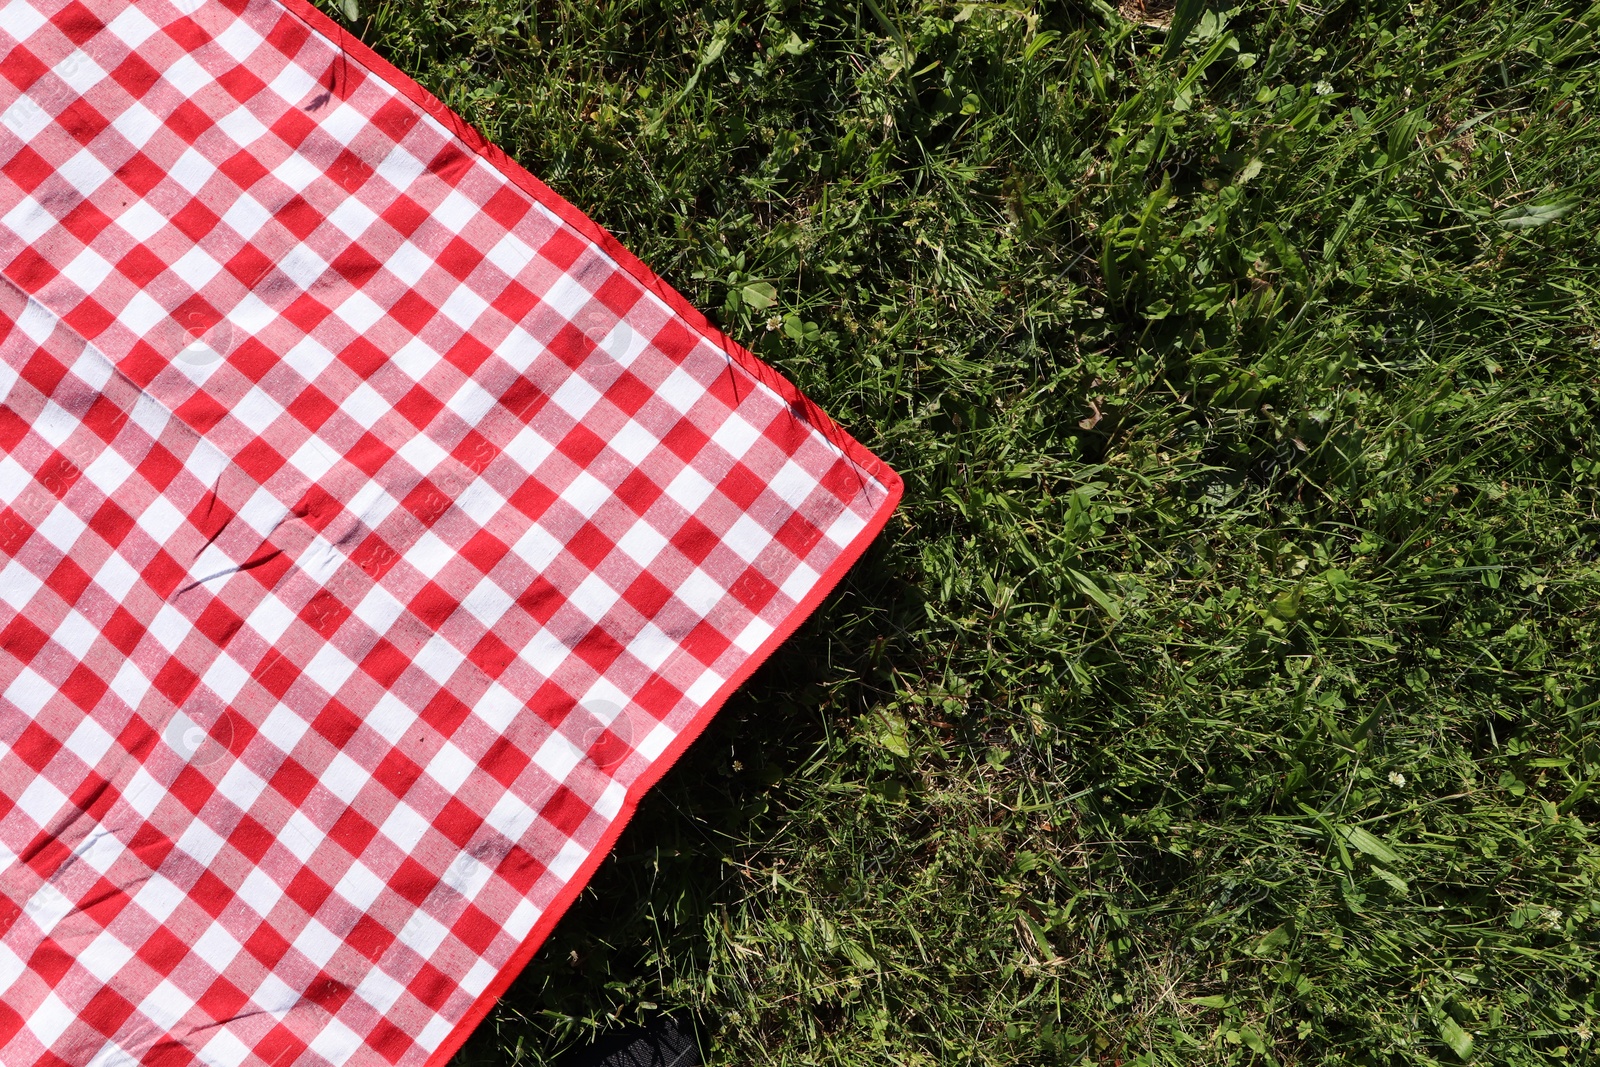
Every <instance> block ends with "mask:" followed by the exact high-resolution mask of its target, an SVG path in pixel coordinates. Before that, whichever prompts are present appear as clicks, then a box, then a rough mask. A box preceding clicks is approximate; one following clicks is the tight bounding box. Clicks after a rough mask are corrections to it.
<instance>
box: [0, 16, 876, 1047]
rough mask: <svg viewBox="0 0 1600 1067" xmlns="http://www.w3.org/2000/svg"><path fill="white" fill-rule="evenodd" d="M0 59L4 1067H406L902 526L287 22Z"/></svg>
mask: <svg viewBox="0 0 1600 1067" xmlns="http://www.w3.org/2000/svg"><path fill="white" fill-rule="evenodd" d="M0 54H3V59H0V274H3V275H4V280H3V281H0V335H3V340H0V351H3V355H4V358H3V360H0V396H3V402H0V455H3V458H0V505H3V510H0V1064H3V1065H4V1067H28V1065H34V1064H40V1065H45V1064H48V1065H53V1067H59V1065H74V1067H78V1065H82V1067H126V1065H131V1064H149V1065H161V1067H176V1065H181V1064H190V1063H204V1064H209V1065H216V1067H313V1065H335V1064H336V1065H343V1064H351V1065H368V1064H406V1065H412V1067H422V1065H429V1067H439V1065H441V1064H443V1063H444V1062H445V1060H446V1059H448V1058H449V1056H450V1054H451V1053H452V1051H453V1050H454V1049H455V1048H456V1047H457V1046H458V1045H459V1044H460V1042H461V1040H462V1039H463V1038H464V1037H465V1036H466V1034H467V1032H468V1031H469V1030H470V1029H471V1027H472V1025H473V1024H474V1023H475V1022H476V1021H477V1020H478V1019H480V1018H481V1017H482V1015H483V1014H484V1013H485V1012H486V1011H487V1010H488V1008H489V1007H490V1006H491V1005H492V1003H493V1001H494V998H495V997H496V996H497V995H498V994H499V993H500V992H501V991H503V990H504V988H505V986H506V985H507V984H508V983H509V982H510V980H511V978H512V977H513V976H514V975H515V973H516V972H517V970H518V969H519V968H520V967H521V966H522V965H523V964H524V963H525V962H526V961H527V959H528V958H529V956H530V955H531V954H532V953H533V951H534V949H535V948H536V947H537V946H538V944H539V943H540V941H541V940H542V939H543V938H544V937H545V935H546V934H547V933H548V932H549V930H550V928H551V926H552V925H553V924H554V922H555V921H556V919H557V917H558V916H559V915H560V914H561V912H562V911H563V910H564V909H565V907H566V906H567V904H568V903H569V902H570V901H571V900H572V898H573V897H574V896H575V895H576V894H577V892H578V890H579V889H580V888H581V886H582V885H583V883H584V882H585V881H586V880H587V878H588V876H589V874H590V872H591V871H592V870H593V868H594V867H595V866H596V864H597V863H598V862H599V860H600V858H601V857H602V856H603V855H604V853H605V852H606V850H607V849H608V848H609V847H610V845H611V843H612V841H613V840H614V839H615V837H616V835H617V833H618V832H619V830H620V829H621V826H622V824H623V822H624V821H625V820H626V819H627V817H628V814H629V813H630V812H631V811H632V809H633V806H634V804H635V803H636V801H637V800H638V798H639V796H640V794H641V793H642V792H643V791H644V790H645V789H647V788H648V787H649V785H650V784H651V783H653V782H654V781H655V780H656V779H657V778H658V777H659V776H660V774H661V773H662V772H663V770H664V769H665V768H666V767H667V766H668V765H669V764H670V763H671V762H672V760H673V759H674V758H675V757H676V756H677V755H678V753H679V752H681V751H682V750H683V748H684V747H685V746H686V745H687V744H688V743H689V741H690V740H691V739H692V738H693V737H694V736H695V735H696V734H697V733H698V732H699V730H700V729H701V728H702V727H703V726H704V725H705V723H706V721H707V719H708V718H709V717H710V716H711V715H712V714H713V713H714V712H715V710H716V709H717V707H718V706H719V705H720V704H721V703H722V702H723V700H724V699H725V698H726V697H727V695H728V694H729V692H730V691H731V690H732V689H733V688H735V687H736V686H737V685H738V684H739V683H740V682H741V681H742V680H743V679H744V678H745V677H746V676H747V675H748V674H749V673H750V671H752V670H753V669H754V667H755V666H756V665H757V664H758V663H759V662H760V661H761V660H762V659H763V658H764V657H765V656H766V655H768V654H769V653H770V652H771V651H772V649H773V648H774V647H775V646H776V645H777V643H779V642H780V641H781V640H783V638H784V637H785V636H786V635H787V634H789V633H790V632H791V631H792V630H793V629H794V628H795V626H797V625H798V623H799V621H800V620H801V619H802V618H803V617H804V616H805V615H806V614H807V613H808V612H809V611H810V610H811V609H812V608H813V607H814V606H815V605H816V604H817V603H818V601H819V600H820V599H821V598H822V596H823V595H824V594H825V593H826V592H827V590H828V589H829V588H830V587H831V586H832V585H833V584H834V583H835V582H836V581H837V580H838V579H839V578H840V577H841V575H842V574H843V572H844V571H845V569H846V568H848V566H849V565H850V563H851V562H852V561H853V560H854V559H855V558H856V557H857V556H859V555H860V553H861V552H862V550H863V549H864V548H865V546H866V544H867V543H868V542H869V541H870V540H871V539H872V537H873V536H874V535H875V534H876V532H877V531H878V530H879V529H881V528H882V526H883V524H884V522H885V521H886V520H887V518H888V515H889V513H890V511H891V510H892V509H893V508H894V506H895V503H896V501H897V500H898V499H899V495H900V488H901V486H900V480H899V479H898V478H897V477H896V476H895V474H894V473H893V472H892V471H890V470H889V469H888V468H887V467H886V466H885V465H884V464H883V463H882V462H881V461H879V460H878V459H876V458H875V457H874V456H872V455H871V454H870V453H869V452H867V451H866V450H865V449H863V448H862V447H861V446H860V445H858V444H857V443H856V442H855V441H853V440H851V439H850V438H849V437H848V436H847V435H846V434H845V433H844V432H843V431H841V430H840V429H839V428H838V427H837V426H835V425H834V424H833V423H832V422H830V421H829V420H828V419H827V417H826V416H824V415H823V414H822V413H821V412H819V411H818V410H817V409H816V408H815V407H814V406H813V405H812V404H810V403H809V402H808V401H806V400H805V399H804V398H803V397H801V396H800V395H799V394H798V393H797V392H796V391H795V390H794V388H793V387H792V386H790V385H789V384H788V383H787V382H785V381H784V380H783V379H782V378H780V377H779V376H778V375H777V374H776V373H774V372H773V371H772V370H771V369H769V368H767V367H766V366H764V365H762V364H761V363H760V362H759V361H757V360H756V359H755V358H754V357H753V356H751V355H750V354H749V353H747V352H745V351H744V350H743V349H741V348H739V347H738V346H737V345H735V344H733V343H732V342H731V341H729V340H728V339H726V338H725V337H723V336H722V335H721V334H720V333H718V332H717V331H716V330H714V329H712V328H711V327H710V326H709V325H708V324H707V323H706V322H705V320H704V319H703V318H702V317H701V316H700V315H698V314H696V313H695V312H694V311H693V310H692V309H691V308H690V307H689V306H688V305H687V304H686V303H685V302H684V301H683V299H682V298H681V297H679V296H678V295H677V294H676V293H674V292H673V291H671V290H670V289H669V288H668V287H667V286H666V285H665V284H664V283H663V282H661V281H660V279H658V278H656V277H655V276H654V275H653V274H651V273H650V271H649V270H648V269H646V268H645V267H644V266H643V265H642V264H640V263H639V262H638V261H637V260H636V259H634V258H633V257H632V256H630V255H629V254H628V253H627V252H626V251H624V250H623V249H622V248H621V247H620V246H619V245H618V244H617V243H616V242H615V240H613V239H612V238H611V237H610V236H609V235H607V234H605V233H604V232H603V231H602V230H600V229H599V227H597V226H596V225H594V223H592V222H590V221H589V220H588V219H587V218H585V217H584V216H583V215H582V214H581V213H580V212H578V211H577V210H576V209H574V208H573V207H571V206H570V205H569V204H567V203H566V202H565V201H563V200H562V199H561V198H560V197H558V196H556V195H555V194H554V193H552V192H551V191H550V190H549V189H547V188H546V187H545V186H544V185H542V184H541V183H539V182H538V180H537V179H535V178H533V177H532V176H531V175H529V174H527V173H526V172H525V171H523V170H521V169H520V168H518V167H517V166H516V165H515V164H514V163H512V162H510V161H509V160H508V159H506V158H505V156H504V155H503V154H501V153H500V152H498V151H497V150H495V149H494V148H492V147H490V146H487V145H485V144H484V143H483V142H482V141H481V139H480V138H478V137H477V135H476V134H474V133H473V132H472V131H471V130H469V129H467V128H465V127H464V125H463V124H462V123H461V122H460V121H459V120H458V119H456V118H455V117H454V116H453V115H451V114H450V113H449V112H448V111H447V110H446V109H445V108H444V107H443V106H442V105H440V104H439V103H438V102H437V101H436V100H434V99H432V98H431V97H429V96H428V95H427V94H426V93H424V92H423V91H422V90H421V89H419V88H418V87H417V86H416V85H415V84H413V83H412V82H411V81H410V80H408V79H407V78H405V77H404V76H403V75H401V74H400V73H399V72H397V71H395V70H394V69H393V68H392V67H390V66H389V65H388V64H386V63H384V62H383V61H382V60H381V59H379V58H378V57H376V56H375V55H373V54H372V53H371V52H370V51H368V50H367V49H365V48H364V47H362V46H361V45H360V44H359V43H358V42H355V41H353V40H351V39H350V38H348V37H347V36H345V35H344V34H343V33H342V32H341V31H340V30H339V29H338V28H337V27H336V26H335V25H333V24H332V23H331V22H329V21H328V20H327V19H325V18H324V17H322V16H321V15H320V14H318V13H317V12H316V11H315V10H313V9H312V8H310V7H309V6H308V5H307V4H305V3H304V2H303V0H140V2H138V3H134V4H130V3H126V2H123V0H72V2H62V0H8V2H7V0H0Z"/></svg>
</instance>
